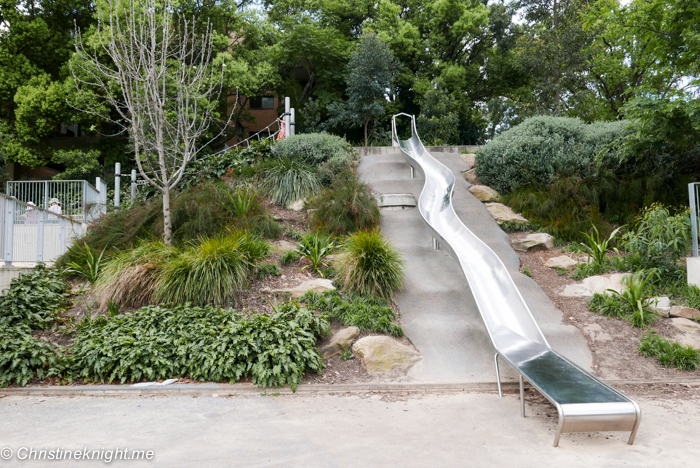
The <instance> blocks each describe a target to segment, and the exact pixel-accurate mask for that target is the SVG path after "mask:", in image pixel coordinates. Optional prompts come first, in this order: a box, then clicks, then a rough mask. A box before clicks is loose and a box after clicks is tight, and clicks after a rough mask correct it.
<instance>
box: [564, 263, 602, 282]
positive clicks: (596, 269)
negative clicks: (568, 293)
mask: <svg viewBox="0 0 700 468" xmlns="http://www.w3.org/2000/svg"><path fill="white" fill-rule="evenodd" d="M611 269H612V264H611V263H610V262H608V261H604V262H602V263H594V262H593V263H580V264H579V265H578V266H576V271H575V272H574V274H573V275H571V277H572V278H573V279H576V280H582V279H584V278H588V277H589V276H594V275H602V274H605V273H607V272H609V271H610V270H611Z"/></svg>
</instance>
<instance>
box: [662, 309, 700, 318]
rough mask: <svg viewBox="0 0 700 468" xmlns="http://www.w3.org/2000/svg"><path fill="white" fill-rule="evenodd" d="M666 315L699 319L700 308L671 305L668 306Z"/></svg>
mask: <svg viewBox="0 0 700 468" xmlns="http://www.w3.org/2000/svg"><path fill="white" fill-rule="evenodd" d="M668 315H669V316H670V317H680V318H685V319H691V320H698V319H700V310H698V309H693V308H691V307H681V306H673V307H671V308H670V310H669V312H668Z"/></svg>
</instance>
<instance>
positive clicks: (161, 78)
mask: <svg viewBox="0 0 700 468" xmlns="http://www.w3.org/2000/svg"><path fill="white" fill-rule="evenodd" d="M102 5H104V6H101V7H98V23H97V29H96V31H95V32H94V34H93V35H92V36H90V37H89V38H83V36H82V34H81V32H80V30H79V29H78V28H77V27H76V41H75V44H76V55H75V56H74V57H73V60H71V73H72V75H73V78H74V81H75V85H76V87H77V88H78V91H80V90H81V88H86V87H87V88H91V89H92V90H94V91H95V94H94V95H95V96H97V97H98V98H97V99H93V98H92V96H93V95H90V96H91V97H86V98H85V99H83V100H82V101H81V102H80V103H77V104H76V103H74V104H73V105H74V106H76V107H78V108H80V109H81V110H83V111H85V112H89V113H91V114H93V115H95V116H98V117H100V118H102V119H105V120H106V121H108V122H112V123H113V124H116V125H118V126H119V128H121V130H122V132H128V134H129V136H130V138H131V141H132V142H133V147H134V153H135V159H136V164H137V166H138V168H139V172H140V173H141V176H142V177H143V178H144V179H145V180H146V181H148V183H149V184H151V185H152V186H153V187H155V188H156V189H158V190H159V191H160V192H161V193H162V195H163V219H164V223H163V237H164V240H165V242H166V243H168V244H170V243H171V242H172V223H171V217H170V193H171V190H172V189H173V188H174V187H175V186H177V184H178V183H179V182H180V180H181V179H182V176H183V174H184V173H185V169H186V167H187V164H188V163H189V162H190V161H191V160H192V159H193V158H195V157H196V156H197V154H198V153H199V152H200V151H201V150H202V149H203V148H204V147H206V146H207V145H208V144H209V143H211V142H212V141H214V139H216V138H218V137H219V136H220V135H221V134H222V133H223V129H225V128H226V126H227V125H228V122H229V121H230V115H231V113H230V112H228V109H227V112H226V113H227V114H228V115H229V121H226V123H225V125H223V126H222V130H221V131H219V132H218V133H216V132H215V133H216V134H215V135H214V136H213V137H211V139H209V140H208V141H206V142H204V143H201V140H202V139H203V138H204V136H205V135H206V134H207V132H208V131H209V128H210V126H211V124H212V122H213V121H214V120H215V119H216V113H215V107H216V100H217V98H218V97H219V96H220V94H221V91H222V83H223V73H224V67H225V66H226V65H225V60H223V59H222V60H221V63H220V64H215V63H214V57H213V52H212V35H213V33H212V26H211V23H210V22H209V21H207V23H206V25H205V26H204V28H203V32H202V33H201V34H197V33H195V30H196V28H195V26H196V25H195V23H194V20H188V19H186V18H183V17H182V16H180V15H178V14H177V13H175V11H174V10H175V7H174V5H173V2H172V0H165V1H163V2H160V1H156V0H141V1H138V2H135V1H134V0H128V1H126V2H125V1H124V0H105V2H104V3H102ZM86 39H87V40H86ZM105 54H106V55H105ZM107 57H108V58H109V60H106V58H107ZM237 100H238V95H237V93H236V102H237ZM104 104H108V106H105V105H104ZM233 106H235V102H234V103H233ZM110 108H111V109H113V110H114V111H116V117H115V114H113V113H112V112H111V111H110Z"/></svg>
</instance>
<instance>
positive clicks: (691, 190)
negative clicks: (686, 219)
mask: <svg viewBox="0 0 700 468" xmlns="http://www.w3.org/2000/svg"><path fill="white" fill-rule="evenodd" d="M688 195H689V196H690V229H691V232H692V237H693V257H697V256H698V216H697V200H696V199H695V183H690V184H688Z"/></svg>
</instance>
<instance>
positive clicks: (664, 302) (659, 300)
mask: <svg viewBox="0 0 700 468" xmlns="http://www.w3.org/2000/svg"><path fill="white" fill-rule="evenodd" d="M645 305H646V306H647V307H649V308H650V309H651V310H653V311H654V312H656V313H657V314H659V315H663V316H664V317H668V314H669V313H670V312H671V299H669V297H668V296H660V297H652V298H650V299H649V300H648V301H647V302H646V304H645ZM693 310H695V309H693Z"/></svg>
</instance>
